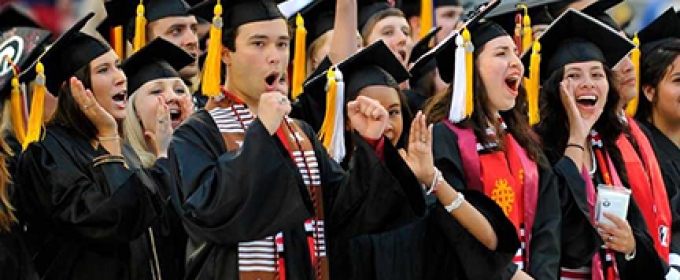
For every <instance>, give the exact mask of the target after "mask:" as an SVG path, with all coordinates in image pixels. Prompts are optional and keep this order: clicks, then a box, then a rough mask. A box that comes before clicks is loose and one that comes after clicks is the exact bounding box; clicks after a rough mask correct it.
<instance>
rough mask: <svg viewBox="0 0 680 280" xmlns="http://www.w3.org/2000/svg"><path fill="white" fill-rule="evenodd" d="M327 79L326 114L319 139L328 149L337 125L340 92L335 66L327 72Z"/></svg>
mask: <svg viewBox="0 0 680 280" xmlns="http://www.w3.org/2000/svg"><path fill="white" fill-rule="evenodd" d="M326 79H327V80H328V85H327V86H328V89H327V90H326V114H325V115H324V117H323V124H321V130H319V140H321V143H322V144H323V146H324V147H326V150H328V149H330V148H331V143H332V141H333V127H334V126H335V116H336V115H337V112H336V111H335V107H336V104H335V101H336V99H337V98H336V96H337V94H338V85H337V81H336V80H335V70H334V68H333V67H331V68H330V69H328V73H326Z"/></svg>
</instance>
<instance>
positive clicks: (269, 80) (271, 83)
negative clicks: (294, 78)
mask: <svg viewBox="0 0 680 280" xmlns="http://www.w3.org/2000/svg"><path fill="white" fill-rule="evenodd" d="M281 77H282V75H281V74H280V73H279V72H272V73H271V74H269V75H267V77H265V79H264V82H265V84H266V86H267V90H274V89H275V88H276V84H277V83H280V79H281Z"/></svg>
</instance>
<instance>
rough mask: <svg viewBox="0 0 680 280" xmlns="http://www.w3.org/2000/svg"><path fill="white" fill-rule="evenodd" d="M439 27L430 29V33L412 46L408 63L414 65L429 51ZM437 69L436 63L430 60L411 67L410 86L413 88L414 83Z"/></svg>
mask: <svg viewBox="0 0 680 280" xmlns="http://www.w3.org/2000/svg"><path fill="white" fill-rule="evenodd" d="M441 29H442V28H441V26H438V27H435V28H432V30H430V32H428V33H427V35H425V37H423V38H422V39H420V41H418V42H417V43H416V44H415V45H414V46H413V50H412V51H411V57H410V58H409V63H414V62H416V61H417V60H418V59H419V58H420V57H422V56H423V55H424V54H426V53H427V52H428V51H430V50H431V49H432V48H431V47H430V43H432V39H433V38H434V36H435V35H437V32H439V30H441ZM436 67H437V63H436V62H435V60H434V59H432V60H430V61H429V62H428V63H420V64H414V65H413V67H411V69H410V70H409V73H410V74H411V79H410V80H409V82H411V83H412V84H411V86H413V83H414V82H417V81H418V80H420V78H422V77H423V76H425V75H426V74H427V73H430V72H431V71H433V70H434V69H435V68H436Z"/></svg>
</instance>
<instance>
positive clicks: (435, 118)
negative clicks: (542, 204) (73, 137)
mask: <svg viewBox="0 0 680 280" xmlns="http://www.w3.org/2000/svg"><path fill="white" fill-rule="evenodd" d="M482 51H484V46H482V47H481V48H480V49H479V51H478V52H475V67H474V69H473V71H474V75H473V87H474V90H475V98H474V106H475V107H474V110H473V111H472V116H470V117H469V118H467V119H465V120H463V121H461V122H460V123H458V124H457V125H458V126H460V127H463V128H471V129H472V130H473V132H474V134H475V137H477V139H479V140H480V142H482V143H489V142H491V141H494V140H495V139H492V136H489V135H487V133H486V128H487V127H488V125H487V124H488V122H489V121H490V122H491V123H492V124H493V126H494V128H495V129H496V131H503V130H502V129H500V125H501V124H500V122H499V120H497V119H496V117H495V116H494V115H493V114H492V112H489V111H488V109H487V107H486V106H485V105H486V104H489V102H490V101H489V93H488V92H487V91H486V86H485V85H484V83H483V82H482V78H481V76H480V74H479V62H478V59H477V57H478V56H479V53H481V52H482ZM451 94H453V85H449V87H448V88H447V89H446V91H443V92H440V93H437V94H435V96H434V97H432V98H431V99H430V100H429V101H428V102H427V104H426V105H425V114H426V115H427V121H428V123H437V122H440V121H443V120H445V119H446V118H447V117H448V114H449V108H450V107H451ZM515 100H516V101H515V102H516V103H515V106H514V107H513V108H512V109H510V110H508V111H505V112H500V115H501V117H502V118H503V121H504V122H505V123H506V125H507V131H508V132H509V133H510V134H512V136H513V137H515V139H516V140H517V143H519V145H520V146H522V148H524V149H525V150H526V151H527V155H528V156H529V158H531V159H532V160H533V161H535V162H536V163H538V164H539V165H540V166H542V167H546V166H547V162H545V160H544V159H543V157H542V156H541V153H542V152H541V149H540V148H539V147H540V145H539V142H538V141H537V137H536V135H535V134H534V132H533V130H532V129H531V127H530V126H529V120H528V116H527V110H528V109H527V108H528V107H527V104H526V103H527V102H526V91H525V90H524V88H522V87H520V91H519V95H518V96H517V98H516V99H515ZM499 136H502V133H501V134H499ZM502 139H503V137H498V140H499V142H500V143H501V145H500V146H499V148H501V149H503V148H504V147H505V146H504V144H505V143H503V140H502Z"/></svg>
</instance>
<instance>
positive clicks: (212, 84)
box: [201, 0, 224, 97]
mask: <svg viewBox="0 0 680 280" xmlns="http://www.w3.org/2000/svg"><path fill="white" fill-rule="evenodd" d="M213 14H214V15H215V16H214V17H213V22H212V26H210V43H208V55H207V56H206V58H205V66H204V68H203V81H202V83H201V91H202V92H203V95H205V96H208V97H217V96H220V94H221V93H222V91H221V90H220V79H221V78H222V26H223V25H224V21H223V20H222V4H221V1H220V0H217V4H215V8H214V9H213Z"/></svg>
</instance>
